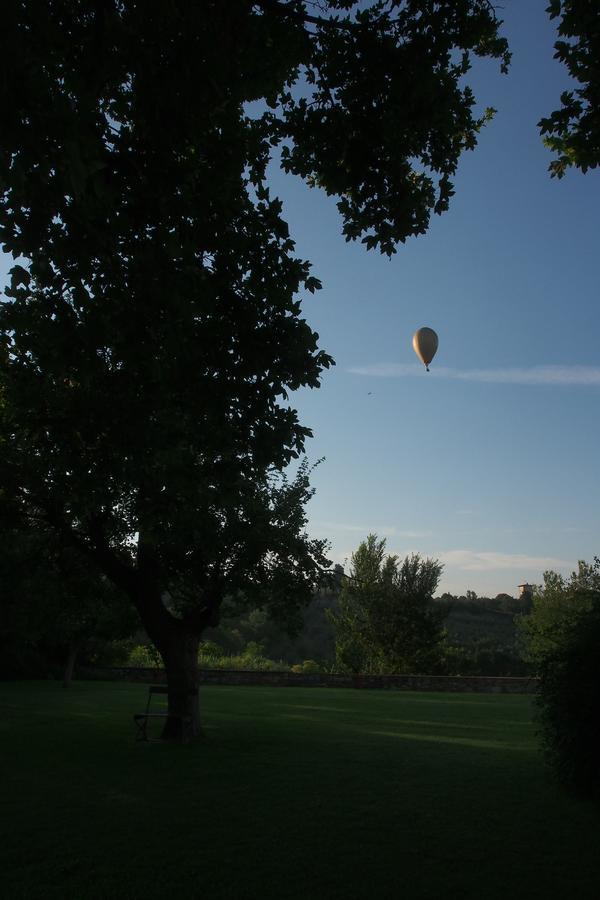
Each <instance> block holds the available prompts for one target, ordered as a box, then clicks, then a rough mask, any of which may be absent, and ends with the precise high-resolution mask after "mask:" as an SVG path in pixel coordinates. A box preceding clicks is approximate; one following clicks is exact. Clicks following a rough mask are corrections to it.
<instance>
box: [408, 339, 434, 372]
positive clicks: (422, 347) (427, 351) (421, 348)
mask: <svg viewBox="0 0 600 900" xmlns="http://www.w3.org/2000/svg"><path fill="white" fill-rule="evenodd" d="M437 348H438V336H437V334H436V333H435V331H434V330H433V328H419V330H418V331H415V333H414V334H413V350H414V351H415V353H416V354H417V356H418V357H419V359H420V360H421V362H422V363H424V365H425V368H426V369H427V371H428V372H429V363H430V362H431V360H432V359H433V357H434V356H435V351H436V350H437Z"/></svg>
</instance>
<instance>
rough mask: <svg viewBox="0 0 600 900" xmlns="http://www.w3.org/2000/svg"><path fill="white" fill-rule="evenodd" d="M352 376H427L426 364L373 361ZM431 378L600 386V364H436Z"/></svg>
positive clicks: (353, 372)
mask: <svg viewBox="0 0 600 900" xmlns="http://www.w3.org/2000/svg"><path fill="white" fill-rule="evenodd" d="M347 371H348V372H350V373H351V374H352V375H363V376H368V377H374V378H414V377H417V376H422V375H423V367H422V366H419V365H414V364H405V363H372V364H371V365H368V366H351V367H350V368H349V369H348V370H347ZM427 377H428V378H450V379H454V380H456V381H477V382H482V383H487V384H520V385H542V386H544V385H567V386H578V387H581V386H584V387H600V366H531V367H530V368H514V369H513V368H506V369H452V368H450V367H449V366H438V367H437V368H436V367H435V366H434V367H433V368H432V369H431V371H430V372H429V374H428V375H427Z"/></svg>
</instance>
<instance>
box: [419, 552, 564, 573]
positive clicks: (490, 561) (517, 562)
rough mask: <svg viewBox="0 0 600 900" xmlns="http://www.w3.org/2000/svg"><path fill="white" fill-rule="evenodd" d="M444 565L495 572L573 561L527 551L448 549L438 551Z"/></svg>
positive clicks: (542, 568)
mask: <svg viewBox="0 0 600 900" xmlns="http://www.w3.org/2000/svg"><path fill="white" fill-rule="evenodd" d="M437 558H438V559H439V560H440V562H443V563H444V565H446V566H448V567H450V568H454V569H461V570H462V571H464V572H495V571H498V570H501V569H518V570H520V571H525V572H526V571H537V572H544V571H546V569H564V568H566V567H572V563H569V562H567V561H566V560H564V559H557V558H555V557H553V556H528V555H527V554H526V553H496V552H491V551H490V552H478V551H476V550H447V551H445V552H444V553H438V554H437Z"/></svg>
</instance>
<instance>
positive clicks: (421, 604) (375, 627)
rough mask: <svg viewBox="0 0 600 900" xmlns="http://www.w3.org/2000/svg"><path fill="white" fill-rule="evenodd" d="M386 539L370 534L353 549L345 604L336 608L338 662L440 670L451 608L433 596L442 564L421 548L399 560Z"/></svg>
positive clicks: (379, 668)
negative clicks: (421, 553)
mask: <svg viewBox="0 0 600 900" xmlns="http://www.w3.org/2000/svg"><path fill="white" fill-rule="evenodd" d="M385 544H386V542H385V539H383V538H382V539H378V538H377V536H376V535H374V534H370V535H369V536H368V537H367V539H366V541H363V542H362V543H361V544H360V546H359V547H358V550H356V552H355V553H353V554H352V558H351V566H350V575H349V577H348V578H347V579H346V580H345V581H344V583H343V586H342V591H341V594H340V598H339V609H338V611H337V612H331V613H330V620H331V622H332V624H333V626H334V629H335V635H336V658H337V662H338V663H339V664H340V665H341V666H342V667H343V668H345V669H349V670H350V671H353V672H358V671H362V672H395V673H402V672H404V673H408V672H414V673H424V672H431V671H434V670H435V668H436V667H437V666H438V665H439V663H440V660H441V643H442V641H443V638H444V630H443V626H442V623H443V619H444V616H445V614H446V610H445V609H444V608H440V607H439V606H437V605H436V604H434V602H433V594H434V593H435V590H436V588H437V585H438V582H439V579H440V575H441V571H442V566H441V564H440V563H439V562H438V561H437V560H433V559H423V558H422V557H421V556H419V554H413V555H412V556H407V557H406V558H405V559H404V560H402V561H401V562H399V560H398V557H397V556H386V554H385Z"/></svg>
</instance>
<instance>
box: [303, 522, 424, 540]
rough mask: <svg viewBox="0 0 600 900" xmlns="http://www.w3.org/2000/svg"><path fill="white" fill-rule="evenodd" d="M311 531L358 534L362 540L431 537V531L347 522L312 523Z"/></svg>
mask: <svg viewBox="0 0 600 900" xmlns="http://www.w3.org/2000/svg"><path fill="white" fill-rule="evenodd" d="M311 529H312V530H315V531H323V532H331V531H338V532H339V531H341V532H350V533H352V534H360V535H362V536H363V537H364V538H366V536H367V535H368V534H376V535H378V536H379V537H402V538H425V537H431V535H432V533H433V532H431V531H410V530H409V531H404V530H402V529H400V528H396V526H395V525H351V524H348V523H347V522H312V523H311Z"/></svg>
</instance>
